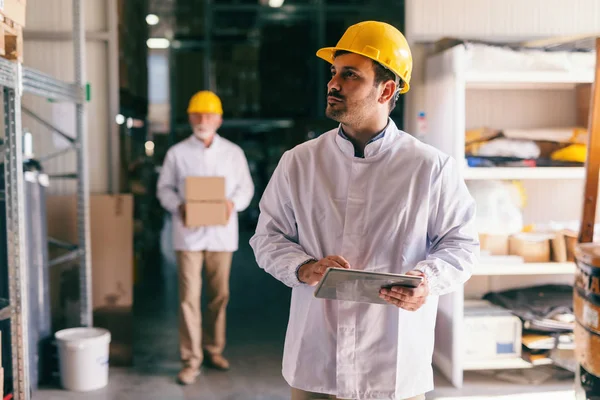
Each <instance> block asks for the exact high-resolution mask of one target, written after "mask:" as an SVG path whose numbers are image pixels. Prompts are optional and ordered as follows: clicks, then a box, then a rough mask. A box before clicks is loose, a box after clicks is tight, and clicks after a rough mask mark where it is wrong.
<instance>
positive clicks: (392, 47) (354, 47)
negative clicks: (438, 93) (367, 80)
mask: <svg viewBox="0 0 600 400" xmlns="http://www.w3.org/2000/svg"><path fill="white" fill-rule="evenodd" d="M338 50H345V51H349V52H351V53H356V54H360V55H361V56H365V57H368V58H370V59H372V60H374V61H377V62H378V63H379V64H381V65H383V66H384V67H385V68H387V69H389V70H390V71H392V72H393V73H394V74H396V76H398V77H399V78H400V79H402V80H403V81H404V86H403V87H402V90H401V91H400V93H406V92H408V90H409V88H410V85H409V83H410V75H411V72H412V65H413V61H412V54H411V52H410V48H409V47H408V42H407V41H406V38H405V37H404V35H403V34H402V33H401V32H400V31H399V30H398V29H396V28H394V27H393V26H392V25H390V24H386V23H385V22H377V21H365V22H359V23H358V24H355V25H352V26H351V27H350V28H348V29H347V30H346V32H345V33H344V35H343V36H342V38H341V39H340V41H339V42H338V43H337V45H336V46H335V47H325V48H323V49H321V50H319V51H317V56H318V57H320V58H322V59H323V60H325V61H328V62H330V63H332V64H333V60H334V54H335V52H336V51H338Z"/></svg>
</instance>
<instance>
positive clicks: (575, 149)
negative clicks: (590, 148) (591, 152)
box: [550, 144, 587, 163]
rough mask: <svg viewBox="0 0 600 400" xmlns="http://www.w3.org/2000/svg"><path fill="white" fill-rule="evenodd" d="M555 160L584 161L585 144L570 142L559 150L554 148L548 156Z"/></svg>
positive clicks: (585, 156)
mask: <svg viewBox="0 0 600 400" xmlns="http://www.w3.org/2000/svg"><path fill="white" fill-rule="evenodd" d="M550 158H552V159H553V160H556V161H573V162H580V163H584V162H585V160H586V158H587V146H586V145H584V144H572V145H570V146H567V147H565V148H562V149H560V150H556V151H555V152H554V153H552V155H551V156H550Z"/></svg>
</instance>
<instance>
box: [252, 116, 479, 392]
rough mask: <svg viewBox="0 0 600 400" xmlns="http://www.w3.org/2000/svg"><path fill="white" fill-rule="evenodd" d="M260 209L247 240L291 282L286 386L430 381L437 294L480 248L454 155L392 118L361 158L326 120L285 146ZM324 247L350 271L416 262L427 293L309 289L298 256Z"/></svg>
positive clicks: (396, 388)
mask: <svg viewBox="0 0 600 400" xmlns="http://www.w3.org/2000/svg"><path fill="white" fill-rule="evenodd" d="M260 208H261V214H260V218H259V222H258V227H257V229H256V233H255V235H254V236H253V238H252V239H251V241H250V243H251V245H252V248H253V249H254V252H255V255H256V258H257V261H258V264H259V266H260V267H261V268H263V269H264V270H266V271H267V272H268V273H270V274H271V275H273V276H274V277H275V278H277V279H278V280H280V281H281V282H283V283H284V284H286V285H288V286H290V287H292V288H293V290H292V300H291V309H290V316H289V323H288V328H287V334H286V340H285V349H284V358H283V376H284V378H285V379H286V381H287V382H288V383H289V385H290V386H292V387H294V388H297V389H301V390H304V391H308V392H316V393H325V394H333V395H336V396H337V397H338V398H349V399H394V400H399V399H405V398H410V397H413V396H418V395H421V394H423V393H426V392H428V391H430V390H432V389H433V371H432V365H431V362H432V353H433V345H434V330H435V319H436V311H437V305H438V296H439V295H442V294H445V293H449V292H451V291H453V290H454V289H456V288H457V287H459V286H460V285H462V284H463V283H464V282H465V281H467V280H468V279H469V278H470V276H471V272H472V269H473V267H474V265H475V264H476V263H477V259H478V257H479V242H478V236H477V232H476V230H475V227H474V218H475V204H474V201H473V199H472V197H471V196H470V194H469V193H468V190H467V188H466V185H465V184H464V182H463V180H462V179H461V177H460V175H459V171H458V170H457V165H456V162H455V161H454V160H453V159H452V158H450V157H448V156H447V155H444V154H442V153H441V152H439V151H437V150H435V149H433V148H432V147H430V146H428V145H425V144H423V143H421V142H419V141H418V140H416V139H415V138H413V137H412V136H410V135H408V134H407V133H405V132H402V131H400V130H399V129H398V128H397V127H396V125H395V124H394V122H393V121H391V120H390V121H389V124H388V126H387V128H386V129H385V131H384V135H383V137H382V138H381V139H379V140H375V141H373V142H371V143H369V144H368V145H367V146H366V148H365V151H364V158H359V157H355V152H354V147H353V145H352V144H351V143H350V142H349V141H348V140H347V139H346V138H344V137H343V135H342V134H340V131H339V129H335V130H332V131H330V132H327V133H325V134H323V135H322V136H320V137H319V138H317V139H314V140H311V141H308V142H306V143H303V144H301V145H299V146H297V147H296V148H294V149H293V150H290V151H288V152H286V153H285V154H284V155H283V157H282V159H281V161H280V163H279V165H278V167H277V169H276V171H275V172H274V175H273V177H272V179H271V181H270V182H269V185H268V187H267V189H266V191H265V193H264V195H263V198H262V200H261V205H260ZM329 255H339V256H342V257H344V258H345V259H346V260H348V262H349V263H350V265H351V268H354V269H359V270H368V271H378V272H392V273H405V272H408V271H410V270H413V269H416V270H420V271H422V272H423V273H424V274H425V275H426V277H427V279H428V282H429V287H430V295H429V297H428V298H427V301H426V303H425V304H424V305H423V306H422V307H421V308H420V309H419V310H418V311H416V312H410V311H405V310H403V309H399V308H397V307H395V306H392V305H376V304H366V303H355V302H349V301H335V300H323V299H320V298H316V297H314V294H313V293H314V287H310V286H308V285H305V284H302V283H301V282H300V281H299V280H298V277H297V270H298V266H299V265H302V264H303V263H305V262H306V261H307V260H309V259H321V258H323V257H326V256H329Z"/></svg>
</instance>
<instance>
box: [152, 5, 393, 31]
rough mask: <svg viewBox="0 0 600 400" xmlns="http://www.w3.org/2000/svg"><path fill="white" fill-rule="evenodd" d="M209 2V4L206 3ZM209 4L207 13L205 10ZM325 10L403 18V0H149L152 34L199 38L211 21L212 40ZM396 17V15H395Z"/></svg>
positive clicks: (332, 14)
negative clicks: (154, 22)
mask: <svg viewBox="0 0 600 400" xmlns="http://www.w3.org/2000/svg"><path fill="white" fill-rule="evenodd" d="M209 4H210V5H209ZM207 5H209V6H208V7H209V9H210V16H209V15H207V14H206V13H205V12H204V10H205V7H207ZM323 10H327V15H328V17H327V18H328V19H331V18H336V19H339V20H344V19H345V18H347V17H349V16H355V15H357V14H360V13H361V12H364V11H366V10H368V11H369V15H370V16H371V18H374V17H377V16H378V15H380V16H381V18H382V19H386V18H387V17H389V16H390V10H393V12H394V14H395V15H394V17H400V18H398V19H401V20H403V18H402V16H401V15H400V14H403V10H404V1H403V0H402V1H398V0H149V12H150V13H153V14H156V15H158V17H159V18H160V23H159V24H157V25H155V26H152V27H151V29H150V36H151V37H166V38H168V39H171V40H172V39H185V40H188V39H189V40H195V39H197V40H202V39H203V38H204V32H205V29H206V28H207V26H208V25H210V32H211V35H212V39H213V40H220V39H224V40H226V39H227V38H232V39H234V38H235V39H238V40H239V39H240V38H241V37H245V38H246V39H248V40H252V39H253V38H256V37H258V36H259V33H258V31H259V30H260V28H261V27H262V26H264V25H266V24H274V23H276V24H283V25H293V24H294V23H296V22H298V21H308V20H314V19H315V18H317V16H318V15H319V13H320V12H321V11H323ZM394 19H396V18H394Z"/></svg>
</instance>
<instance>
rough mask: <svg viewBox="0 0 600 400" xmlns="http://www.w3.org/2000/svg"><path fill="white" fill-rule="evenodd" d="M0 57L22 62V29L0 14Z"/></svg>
mask: <svg viewBox="0 0 600 400" xmlns="http://www.w3.org/2000/svg"><path fill="white" fill-rule="evenodd" d="M0 56H2V57H4V58H6V59H7V60H15V61H18V62H23V28H22V27H21V26H19V25H18V24H16V23H14V22H13V21H11V20H10V19H8V18H6V17H4V16H3V15H2V14H0Z"/></svg>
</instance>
